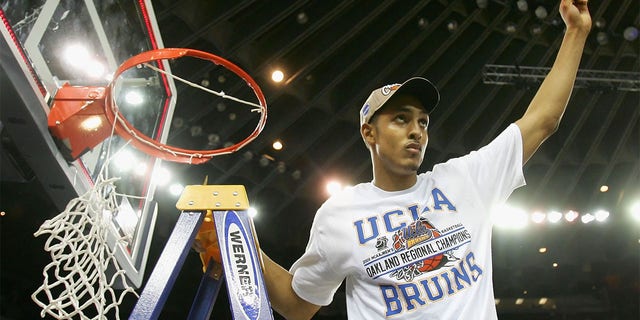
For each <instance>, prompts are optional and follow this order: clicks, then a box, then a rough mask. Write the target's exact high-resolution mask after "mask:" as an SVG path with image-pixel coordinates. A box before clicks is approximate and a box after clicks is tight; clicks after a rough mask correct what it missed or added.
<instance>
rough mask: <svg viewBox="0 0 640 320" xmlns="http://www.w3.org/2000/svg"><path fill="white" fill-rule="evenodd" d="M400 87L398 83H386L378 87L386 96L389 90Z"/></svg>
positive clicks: (389, 92)
mask: <svg viewBox="0 0 640 320" xmlns="http://www.w3.org/2000/svg"><path fill="white" fill-rule="evenodd" d="M398 88H400V84H397V83H395V84H388V85H386V86H384V87H382V88H381V89H380V91H381V93H382V95H385V96H388V95H389V94H391V92H393V91H396V90H398Z"/></svg>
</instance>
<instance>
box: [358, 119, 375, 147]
mask: <svg viewBox="0 0 640 320" xmlns="http://www.w3.org/2000/svg"><path fill="white" fill-rule="evenodd" d="M374 130H375V128H374V127H373V125H371V124H369V123H363V124H362V126H361V127H360V135H362V139H363V140H364V143H366V144H367V146H370V145H372V144H374V143H375V142H376V139H375V137H374V135H373V131H374Z"/></svg>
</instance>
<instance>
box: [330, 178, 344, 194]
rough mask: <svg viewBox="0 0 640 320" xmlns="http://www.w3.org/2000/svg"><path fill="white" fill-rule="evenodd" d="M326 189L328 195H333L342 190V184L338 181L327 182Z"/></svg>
mask: <svg viewBox="0 0 640 320" xmlns="http://www.w3.org/2000/svg"><path fill="white" fill-rule="evenodd" d="M326 188H327V192H328V193H329V195H334V194H336V193H338V192H340V190H342V183H340V182H338V181H329V182H328V183H327V186H326Z"/></svg>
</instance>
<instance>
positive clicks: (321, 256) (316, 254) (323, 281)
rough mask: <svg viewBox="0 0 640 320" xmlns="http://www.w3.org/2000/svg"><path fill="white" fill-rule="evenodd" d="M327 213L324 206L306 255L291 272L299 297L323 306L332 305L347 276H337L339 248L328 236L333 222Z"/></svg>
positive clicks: (311, 235) (315, 223) (296, 263)
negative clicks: (336, 263) (336, 267)
mask: <svg viewBox="0 0 640 320" xmlns="http://www.w3.org/2000/svg"><path fill="white" fill-rule="evenodd" d="M327 211H329V210H328V209H327V208H326V206H324V205H323V206H322V207H321V208H320V209H319V210H318V212H317V213H316V216H315V218H314V221H313V225H312V226H311V233H310V236H309V242H308V243H307V248H306V249H305V253H304V254H303V255H302V257H300V259H298V260H297V261H296V262H295V263H294V264H293V265H292V266H291V269H290V270H289V272H291V274H293V281H292V283H291V286H292V287H293V290H294V291H295V292H296V293H297V294H298V296H299V297H300V298H302V299H304V300H306V301H308V302H311V303H313V304H316V305H320V306H326V305H328V304H330V303H331V301H332V300H333V295H334V294H335V292H336V290H337V289H338V288H339V287H340V284H341V283H342V281H343V280H344V278H345V275H344V274H341V273H340V272H336V270H335V265H334V260H335V259H331V258H332V257H333V258H335V257H337V256H340V255H339V254H338V252H337V251H338V250H340V246H337V245H336V243H337V242H336V240H335V239H334V240H329V239H331V238H332V237H329V236H328V235H327V234H326V230H327V229H328V228H327V227H328V226H330V225H331V221H332V218H331V217H330V215H329V214H328V212H327Z"/></svg>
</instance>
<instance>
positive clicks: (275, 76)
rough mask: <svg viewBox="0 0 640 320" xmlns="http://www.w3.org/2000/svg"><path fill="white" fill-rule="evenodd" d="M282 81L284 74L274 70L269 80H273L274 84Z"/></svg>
mask: <svg viewBox="0 0 640 320" xmlns="http://www.w3.org/2000/svg"><path fill="white" fill-rule="evenodd" d="M283 79H284V73H283V72H282V71H280V70H276V71H274V72H273V73H271V80H273V81H274V82H282V80H283Z"/></svg>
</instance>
